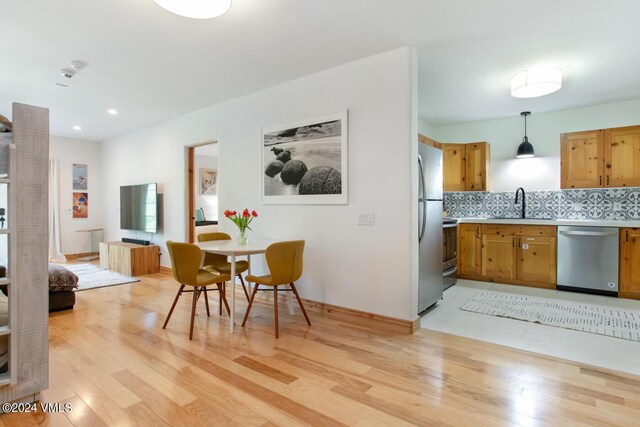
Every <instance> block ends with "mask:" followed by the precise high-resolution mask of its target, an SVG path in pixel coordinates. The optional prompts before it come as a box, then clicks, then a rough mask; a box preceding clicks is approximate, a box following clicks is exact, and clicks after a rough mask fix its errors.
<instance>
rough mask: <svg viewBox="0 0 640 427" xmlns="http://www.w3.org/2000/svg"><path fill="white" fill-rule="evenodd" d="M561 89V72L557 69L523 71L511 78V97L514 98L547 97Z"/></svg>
mask: <svg viewBox="0 0 640 427" xmlns="http://www.w3.org/2000/svg"><path fill="white" fill-rule="evenodd" d="M561 87H562V70H561V69H559V68H536V69H533V70H524V71H521V72H519V73H518V74H516V75H515V76H513V77H512V78H511V96H513V97H515V98H535V97H537V96H543V95H548V94H550V93H553V92H555V91H557V90H558V89H560V88H561Z"/></svg>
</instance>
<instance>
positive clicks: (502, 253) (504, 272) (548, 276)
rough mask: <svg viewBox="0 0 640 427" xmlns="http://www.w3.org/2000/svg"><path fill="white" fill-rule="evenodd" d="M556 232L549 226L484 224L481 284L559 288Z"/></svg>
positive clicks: (554, 228) (482, 228)
mask: <svg viewBox="0 0 640 427" xmlns="http://www.w3.org/2000/svg"><path fill="white" fill-rule="evenodd" d="M556 231H557V228H556V227H555V226H545V225H511V224H483V225H482V227H481V233H482V249H481V250H482V278H481V279H480V280H488V281H495V282H503V283H508V284H513V285H523V286H533V287H542V288H555V283H556V241H557V239H556Z"/></svg>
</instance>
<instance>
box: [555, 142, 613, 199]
mask: <svg viewBox="0 0 640 427" xmlns="http://www.w3.org/2000/svg"><path fill="white" fill-rule="evenodd" d="M603 133H604V132H603V131H602V130H592V131H585V132H572V133H563V134H562V135H560V159H561V160H560V188H594V187H602V183H603V175H604V156H603V151H604V142H603V141H604V135H603Z"/></svg>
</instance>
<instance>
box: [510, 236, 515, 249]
mask: <svg viewBox="0 0 640 427" xmlns="http://www.w3.org/2000/svg"><path fill="white" fill-rule="evenodd" d="M511 246H512V247H514V248H515V247H516V238H515V237H512V238H511Z"/></svg>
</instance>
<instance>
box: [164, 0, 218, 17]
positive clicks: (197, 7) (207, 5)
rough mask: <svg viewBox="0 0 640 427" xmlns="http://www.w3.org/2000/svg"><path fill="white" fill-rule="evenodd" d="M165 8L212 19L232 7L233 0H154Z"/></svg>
mask: <svg viewBox="0 0 640 427" xmlns="http://www.w3.org/2000/svg"><path fill="white" fill-rule="evenodd" d="M153 1H154V2H156V4H157V5H158V6H160V7H162V8H163V9H166V10H168V11H169V12H171V13H175V14H176V15H180V16H184V17H186V18H192V19H210V18H216V17H218V16H220V15H224V13H225V12H226V11H228V10H229V8H231V0H208V1H203V0H153Z"/></svg>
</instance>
